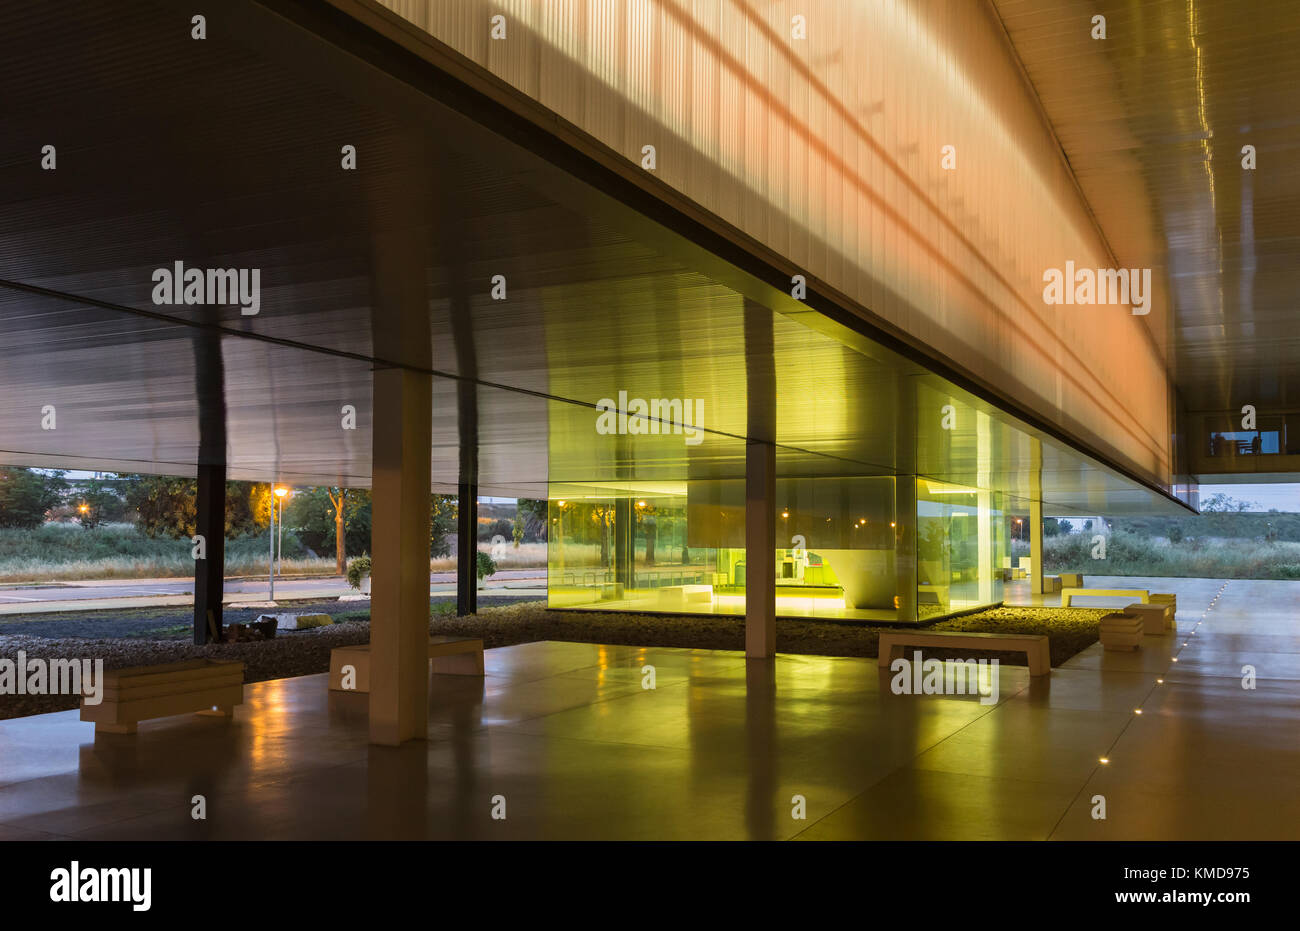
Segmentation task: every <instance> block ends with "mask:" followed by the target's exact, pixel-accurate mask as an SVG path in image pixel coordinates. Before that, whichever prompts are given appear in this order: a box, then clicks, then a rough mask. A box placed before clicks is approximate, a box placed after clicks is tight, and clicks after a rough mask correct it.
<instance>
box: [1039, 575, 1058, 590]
mask: <svg viewBox="0 0 1300 931" xmlns="http://www.w3.org/2000/svg"><path fill="white" fill-rule="evenodd" d="M1062 587H1063V586H1062V585H1061V577H1060V576H1059V575H1045V576H1043V593H1044V594H1051V593H1052V592H1059V591H1060V590H1061V589H1062Z"/></svg>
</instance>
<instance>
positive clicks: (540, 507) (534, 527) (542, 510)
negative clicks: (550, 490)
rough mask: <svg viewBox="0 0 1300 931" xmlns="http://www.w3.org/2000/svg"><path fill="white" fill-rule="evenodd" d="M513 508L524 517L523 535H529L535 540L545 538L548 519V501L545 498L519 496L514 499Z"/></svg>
mask: <svg viewBox="0 0 1300 931" xmlns="http://www.w3.org/2000/svg"><path fill="white" fill-rule="evenodd" d="M515 509H516V512H517V514H518V515H519V516H521V517H523V519H524V536H530V535H531V536H532V537H533V539H535V540H545V539H546V531H547V530H548V526H547V523H548V521H549V520H550V514H549V509H550V502H549V501H547V500H546V499H545V498H519V499H517V500H516V501H515Z"/></svg>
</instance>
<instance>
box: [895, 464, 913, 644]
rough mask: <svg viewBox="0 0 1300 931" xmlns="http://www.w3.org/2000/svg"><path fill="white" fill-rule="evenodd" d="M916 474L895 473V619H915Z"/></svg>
mask: <svg viewBox="0 0 1300 931" xmlns="http://www.w3.org/2000/svg"><path fill="white" fill-rule="evenodd" d="M916 520H917V513H916V476H915V475H897V476H895V477H894V585H895V588H896V589H897V594H896V595H895V596H894V597H895V598H897V599H898V620H900V621H915V620H916V592H917V588H916V586H917V578H916Z"/></svg>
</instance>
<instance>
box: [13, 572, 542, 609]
mask: <svg viewBox="0 0 1300 931" xmlns="http://www.w3.org/2000/svg"><path fill="white" fill-rule="evenodd" d="M502 589H508V590H509V591H510V592H511V593H512V594H519V595H533V594H536V595H537V596H538V597H544V596H545V594H546V570H545V569H506V570H502V571H501V572H498V573H497V574H496V575H494V576H493V577H492V578H491V579H489V580H488V583H487V586H486V589H485V590H486V591H493V590H497V591H499V590H502ZM455 591H456V577H455V573H453V572H435V573H432V574H431V575H430V579H429V593H430V594H431V595H434V594H448V593H455ZM355 594H356V592H355V591H353V589H352V588H351V587H349V585H348V583H347V580H346V579H344V578H342V577H341V576H329V577H321V578H301V577H300V578H284V579H277V580H276V583H275V595H276V601H329V600H332V599H335V598H338V597H340V596H342V595H355ZM266 598H267V580H266V579H249V578H246V577H245V578H232V579H227V580H226V583H225V591H224V593H223V597H222V603H223V604H227V605H229V604H234V603H242V602H261V601H265V600H266ZM193 600H194V580H193V579H175V578H172V579H87V580H83V581H77V582H61V583H57V584H42V585H31V586H26V587H17V588H0V616H3V615H16V614H47V613H52V612H68V611H102V610H111V609H114V608H160V607H176V606H179V605H188V604H191V603H192V602H193Z"/></svg>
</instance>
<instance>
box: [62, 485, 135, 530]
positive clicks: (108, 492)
mask: <svg viewBox="0 0 1300 931" xmlns="http://www.w3.org/2000/svg"><path fill="white" fill-rule="evenodd" d="M73 502H74V504H75V507H76V509H77V520H78V521H79V522H80V523H81V526H82V527H84V528H85V529H86V530H94V529H95V528H96V527H98V526H99V525H100V524H102V523H103V522H104V521H108V520H121V518H122V515H123V512H124V511H125V507H124V505H123V502H122V498H121V496H120V495H119V494H118V492H117V489H115V488H114V487H113V486H112V485H110V484H109V483H108V482H105V481H104V480H103V479H99V478H92V479H91V480H90V481H88V482H86V484H85V485H84V487H83V488H82V490H81V492H80V493H79V494H76V495H74V496H73Z"/></svg>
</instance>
